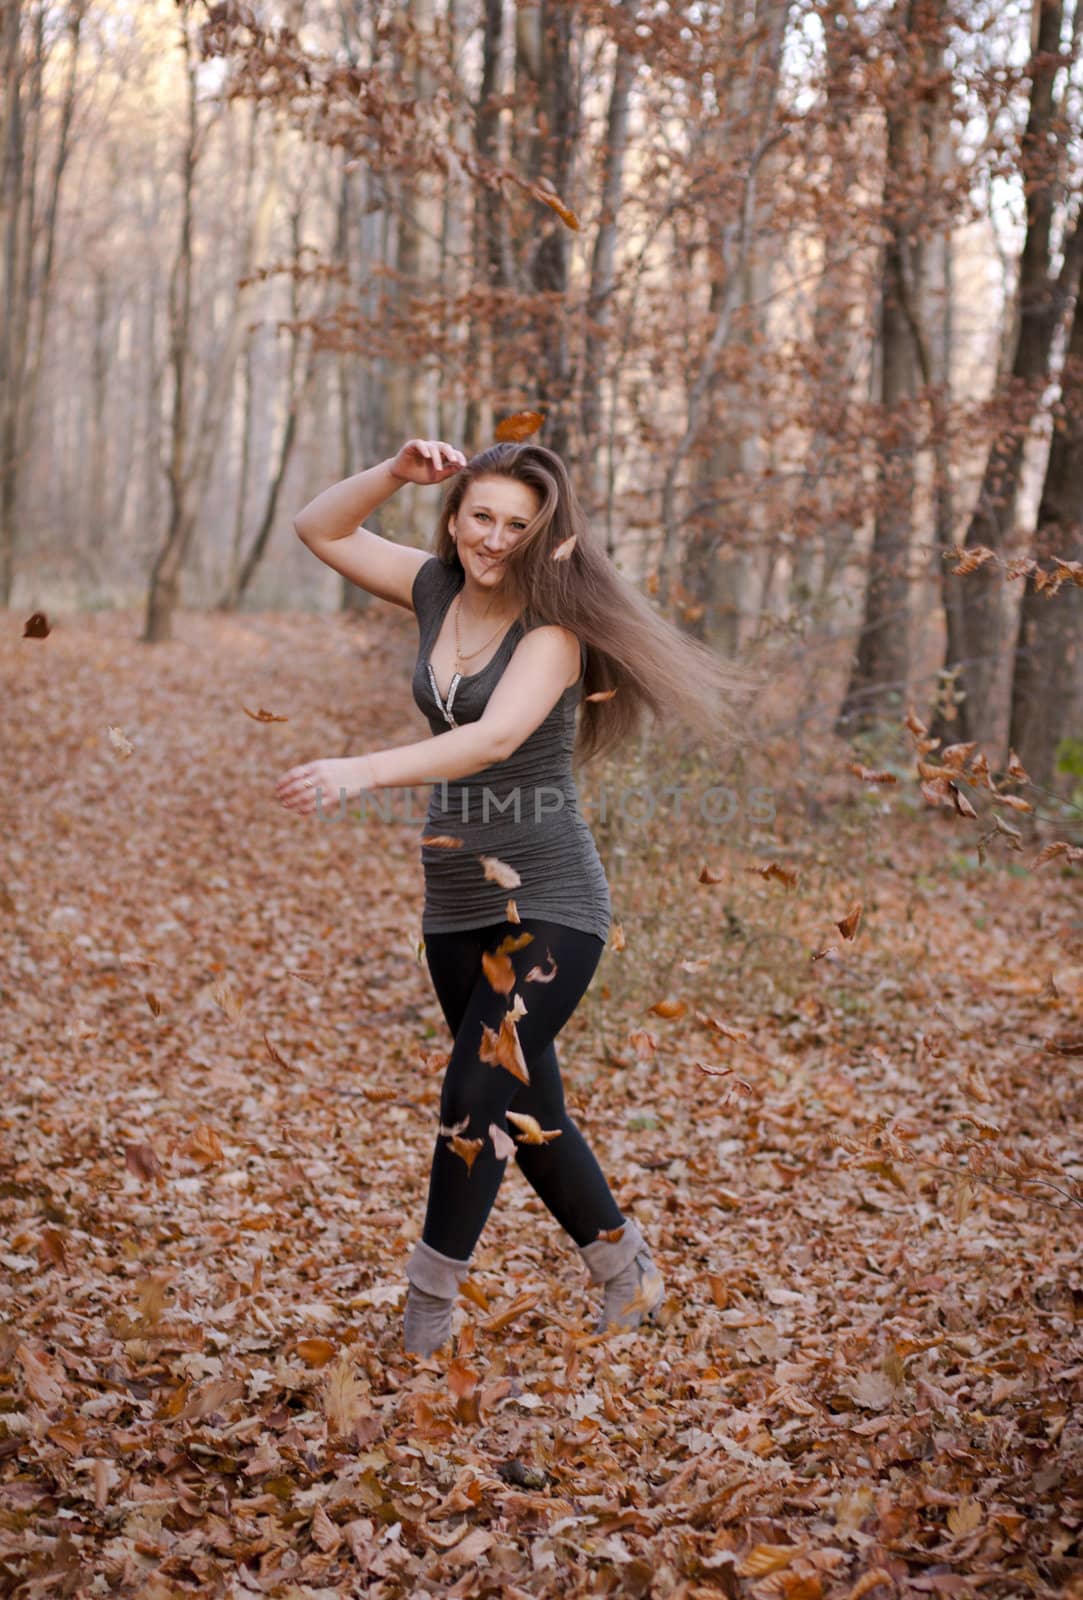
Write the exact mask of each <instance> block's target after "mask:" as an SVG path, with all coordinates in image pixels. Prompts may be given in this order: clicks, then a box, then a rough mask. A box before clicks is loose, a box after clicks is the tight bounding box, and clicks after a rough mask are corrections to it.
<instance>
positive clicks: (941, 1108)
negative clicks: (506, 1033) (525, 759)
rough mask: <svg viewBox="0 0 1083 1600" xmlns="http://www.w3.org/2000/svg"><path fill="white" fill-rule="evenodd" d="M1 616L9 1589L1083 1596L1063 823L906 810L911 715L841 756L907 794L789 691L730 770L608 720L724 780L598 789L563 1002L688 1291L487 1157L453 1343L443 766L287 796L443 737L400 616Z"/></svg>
mask: <svg viewBox="0 0 1083 1600" xmlns="http://www.w3.org/2000/svg"><path fill="white" fill-rule="evenodd" d="M2 615H3V618H4V626H3V630H2V638H0V703H2V705H3V720H4V746H5V749H4V766H5V774H6V777H7V779H8V781H7V782H6V784H5V793H4V800H3V806H4V819H3V822H4V826H3V837H2V842H0V940H2V949H3V962H2V964H0V1051H2V1056H3V1069H4V1085H5V1094H4V1104H3V1108H2V1113H0V1126H2V1129H3V1139H2V1168H0V1219H2V1258H0V1259H2V1262H3V1275H2V1278H0V1282H2V1283H3V1299H4V1305H3V1326H2V1327H0V1590H2V1592H3V1593H4V1594H10V1595H13V1596H20V1597H23V1596H26V1597H30V1596H39V1595H40V1596H51V1595H74V1596H80V1595H84V1594H85V1595H95V1594H101V1595H106V1594H109V1595H112V1594H120V1595H138V1596H141V1597H145V1600H166V1597H169V1596H173V1595H179V1594H200V1595H204V1594H205V1595H220V1594H229V1595H239V1594H245V1593H252V1594H265V1595H276V1596H309V1595H311V1596H337V1595H351V1594H366V1595H372V1596H379V1597H383V1596H387V1597H392V1596H407V1595H425V1594H434V1595H436V1594H438V1595H462V1596H466V1595H475V1594H478V1595H494V1596H495V1595H500V1596H511V1597H515V1596H527V1595H535V1596H541V1595H558V1594H559V1595H574V1594H618V1595H629V1596H636V1595H658V1596H697V1595H708V1594H710V1595H713V1594H716V1593H718V1592H719V1591H721V1592H722V1593H723V1594H726V1595H730V1596H742V1597H744V1596H749V1597H751V1600H761V1597H762V1600H767V1597H780V1600H818V1597H820V1596H825V1597H827V1596H840V1597H841V1596H848V1597H850V1600H859V1597H861V1596H863V1595H872V1596H873V1597H874V1600H881V1597H887V1596H892V1595H897V1594H911V1593H913V1594H922V1595H925V1594H933V1595H951V1596H958V1595H963V1596H965V1595H970V1594H979V1595H983V1596H989V1597H998V1600H1001V1597H1004V1600H1006V1597H1009V1596H1010V1597H1015V1596H1020V1595H1077V1596H1083V1548H1081V1519H1083V1408H1081V1405H1080V1398H1081V1395H1083V1321H1081V1314H1083V1251H1081V1243H1083V1235H1081V1224H1083V1143H1081V1138H1083V1136H1081V1131H1080V1129H1081V1110H1083V1108H1081V1104H1080V1100H1081V1092H1083V1091H1081V1086H1080V1065H1081V1059H1080V1053H1081V1049H1083V1020H1081V1013H1083V897H1081V895H1080V886H1081V881H1083V877H1081V869H1080V868H1079V866H1075V865H1072V864H1070V862H1069V860H1068V859H1067V857H1066V855H1065V854H1064V853H1061V854H1060V855H1059V856H1057V855H1055V856H1052V857H1047V859H1045V860H1044V862H1043V863H1042V864H1041V865H1036V862H1037V861H1038V859H1039V857H1040V856H1041V854H1042V850H1043V846H1045V845H1048V844H1049V843H1050V842H1051V841H1054V842H1055V841H1056V840H1058V839H1064V838H1066V837H1067V835H1066V834H1065V833H1064V831H1063V825H1062V827H1061V830H1060V831H1057V830H1056V829H1052V830H1051V829H1050V828H1049V827H1040V828H1039V829H1038V830H1037V832H1034V833H1032V832H1031V831H1030V829H1031V820H1030V818H1029V816H1027V815H1025V814H1020V813H1019V811H1018V808H1014V809H1013V808H1012V807H1010V806H1009V807H1007V808H1004V807H1003V806H999V803H998V800H997V797H996V796H995V795H994V794H993V792H992V791H990V790H989V789H988V788H987V787H986V786H984V785H983V784H982V783H981V782H980V781H978V780H975V781H973V782H971V783H969V784H967V783H964V782H963V781H962V778H963V777H964V776H965V775H964V774H962V773H961V769H960V773H961V777H960V788H961V789H963V790H965V792H966V793H967V794H968V795H969V797H970V800H971V801H972V802H973V807H974V809H975V810H976V811H977V812H978V816H977V818H975V819H971V818H969V817H967V816H962V815H957V814H956V813H955V811H954V810H953V809H952V808H951V807H948V806H939V807H935V808H934V807H930V806H929V805H927V804H926V803H925V801H924V800H923V799H922V797H921V794H920V791H919V784H918V779H917V777H916V776H915V766H914V757H913V753H912V751H911V748H910V740H909V736H908V735H906V734H905V733H904V732H903V730H902V729H900V730H899V737H898V740H897V741H895V742H893V743H892V742H890V741H889V742H888V743H886V744H885V745H884V746H883V747H882V748H880V749H876V750H871V749H870V750H866V751H863V752H862V751H859V752H856V754H858V755H859V756H861V757H862V759H865V760H867V761H869V762H871V763H872V764H874V765H875V766H876V767H877V768H878V770H879V771H880V774H881V776H885V775H890V776H894V777H895V778H896V779H897V781H896V782H895V783H888V782H867V781H864V780H863V779H862V778H861V777H860V776H859V775H857V774H855V773H854V772H853V771H851V770H850V765H849V764H850V762H851V761H852V760H853V759H854V755H855V752H854V751H851V750H849V749H847V747H846V746H844V745H841V744H838V743H837V742H834V741H832V740H831V739H830V738H828V737H827V736H826V735H824V734H821V733H817V732H816V731H815V723H814V720H813V721H808V722H806V723H805V724H803V725H802V727H801V728H799V729H795V726H794V725H792V724H791V725H787V723H786V720H785V717H784V716H782V714H781V713H780V715H779V718H778V721H777V726H776V731H775V732H774V733H767V732H765V733H763V734H762V735H761V736H760V737H758V739H757V740H756V742H755V747H754V748H752V749H750V750H748V751H746V752H745V753H744V754H743V755H742V757H741V760H740V764H739V766H738V767H736V768H734V771H733V772H732V773H731V774H729V775H728V776H726V777H722V778H719V777H718V776H717V775H708V774H705V773H704V772H702V771H700V770H699V769H698V767H697V763H696V759H695V757H694V755H691V754H689V752H688V751H687V750H686V751H685V752H684V754H683V755H681V754H680V753H679V752H678V753H676V754H672V755H671V756H666V757H665V758H664V759H663V755H662V753H661V752H660V751H658V750H657V749H654V748H641V749H638V750H636V751H632V752H628V753H627V756H626V758H625V760H624V766H623V767H622V769H621V772H620V773H619V774H618V775H617V776H618V778H619V781H620V782H622V783H628V782H639V783H640V784H642V783H643V782H645V779H644V776H643V774H644V773H645V772H649V773H650V774H651V779H652V781H653V782H654V783H656V784H657V783H658V781H659V777H660V775H662V774H665V775H666V776H667V778H669V779H671V780H672V781H674V782H678V783H682V784H686V785H688V788H689V793H690V794H692V793H693V792H694V790H695V789H696V788H697V787H698V788H699V789H700V790H702V789H703V788H704V787H706V786H707V785H708V784H717V783H719V782H721V783H724V784H725V783H730V784H732V785H733V786H734V787H735V789H736V791H737V792H738V794H739V796H740V797H741V798H740V801H739V804H738V807H737V815H736V817H735V818H734V819H733V821H732V822H731V823H730V824H728V825H719V824H715V823H710V824H708V823H705V822H704V820H703V818H702V816H701V814H700V808H699V806H698V805H697V804H689V805H688V806H686V807H685V808H684V814H683V815H682V816H680V817H676V816H674V815H673V814H672V811H671V810H667V811H666V812H665V814H664V815H659V816H656V818H655V821H654V822H653V823H650V824H644V825H635V824H634V823H633V822H631V821H630V820H629V819H628V818H627V817H625V818H623V819H622V818H621V817H620V816H616V817H614V816H612V815H610V816H609V817H608V818H607V819H606V820H605V821H604V822H603V821H601V820H600V819H599V820H598V822H597V825H595V822H594V819H593V818H592V826H594V829H595V837H596V838H597V840H598V844H599V848H600V850H601V851H602V855H603V859H604V860H605V862H606V867H607V871H608V873H609V876H610V883H611V887H612V892H613V911H614V926H615V934H614V937H612V938H611V941H610V945H609V947H608V948H607V949H606V952H605V954H604V955H603V957H602V962H601V965H600V966H599V969H598V972H597V974H596V976H595V979H594V981H593V983H592V986H591V988H590V990H589V992H588V994H587V996H586V998H585V999H584V1001H583V1003H582V1005H581V1007H580V1009H579V1011H578V1012H577V1013H576V1015H575V1017H573V1019H572V1021H571V1022H570V1023H569V1025H568V1026H567V1028H566V1029H565V1030H564V1032H563V1033H562V1035H561V1036H560V1040H559V1041H558V1053H559V1055H560V1058H561V1062H562V1067H563V1071H564V1075H565V1080H566V1088H567V1096H568V1101H569V1106H570V1109H571V1111H572V1114H573V1115H574V1116H575V1117H576V1120H577V1121H578V1122H579V1124H580V1126H581V1127H582V1128H583V1130H584V1133H585V1134H586V1136H587V1138H588V1139H589V1140H590V1142H591V1144H592V1146H593V1147H594V1148H595V1150H596V1152H597V1153H598V1155H599V1159H600V1160H601V1162H602V1165H603V1167H604V1169H605V1170H606V1172H607V1174H608V1175H609V1177H610V1180H611V1182H612V1184H613V1187H614V1192H615V1193H616V1195H617V1198H618V1200H619V1202H620V1204H621V1206H622V1209H623V1210H624V1211H625V1214H627V1215H632V1216H634V1217H635V1218H636V1219H637V1220H638V1221H639V1223H640V1224H641V1226H642V1227H643V1230H644V1232H645V1233H646V1235H647V1237H648V1238H649V1239H650V1241H651V1244H652V1247H653V1249H654V1252H655V1257H656V1260H657V1263H658V1265H659V1267H660V1269H661V1270H662V1272H663V1273H664V1276H665V1281H666V1300H665V1306H664V1311H663V1316H662V1326H660V1327H656V1328H654V1327H652V1328H646V1329H643V1330H641V1331H637V1332H632V1333H624V1334H619V1335H615V1336H614V1335H610V1336H608V1337H605V1338H602V1337H599V1336H597V1335H595V1334H594V1333H593V1332H592V1331H591V1330H592V1327H593V1320H594V1315H595V1310H596V1305H597V1291H596V1290H594V1289H593V1288H592V1287H591V1286H590V1284H589V1283H588V1281H587V1278H586V1274H585V1272H584V1270H583V1267H582V1264H581V1261H580V1258H579V1255H578V1253H577V1252H576V1251H575V1249H574V1247H573V1246H572V1244H571V1241H570V1240H569V1239H567V1237H566V1236H565V1235H563V1234H562V1232H561V1231H560V1229H559V1228H558V1227H557V1225H556V1224H555V1222H554V1221H553V1220H552V1218H551V1217H550V1216H549V1215H548V1213H547V1212H545V1211H544V1210H543V1209H542V1208H541V1206H540V1203H539V1202H538V1201H537V1199H536V1198H535V1196H534V1194H533V1192H532V1191H531V1190H530V1189H529V1187H528V1185H527V1184H526V1182H525V1180H524V1179H523V1178H522V1176H521V1174H520V1173H519V1172H518V1171H517V1170H516V1169H515V1168H514V1164H513V1163H509V1170H508V1173H507V1175H506V1177H505V1180H504V1185H503V1188H502V1190H501V1193H500V1196H499V1198H498V1201H497V1206H496V1209H495V1211H494V1213H493V1215H492V1217H491V1219H490V1222H489V1224H488V1227H487V1229H486V1232H485V1234H484V1236H483V1239H482V1242H481V1245H480V1247H479V1250H478V1252H477V1256H476V1258H475V1270H474V1271H473V1273H472V1276H471V1278H470V1280H469V1281H468V1284H467V1286H466V1292H465V1294H464V1296H463V1297H462V1299H461V1300H460V1302H459V1311H458V1312H457V1317H456V1320H457V1328H459V1331H458V1333H457V1340H456V1342H455V1344H454V1345H453V1346H450V1347H449V1348H448V1350H447V1351H445V1352H444V1353H443V1354H442V1355H440V1356H438V1357H437V1358H434V1359H433V1360H431V1361H427V1362H423V1361H419V1360H418V1359H417V1358H415V1357H411V1356H406V1355H404V1353H403V1350H402V1341H401V1314H402V1301H403V1298H404V1292H405V1287H406V1284H405V1278H404V1274H403V1268H404V1263H405V1259H406V1256H407V1255H408V1253H409V1250H410V1249H411V1248H412V1245H413V1243H414V1241H415V1240H416V1238H417V1237H418V1235H419V1232H420V1227H421V1221H422V1217H423V1212H424V1201H425V1191H426V1183H427V1177H428V1164H429V1159H430V1154H431V1149H432V1141H433V1137H434V1135H435V1131H436V1126H437V1116H438V1110H437V1101H438V1093H439V1084H440V1074H441V1070H442V1067H443V1064H444V1061H445V1060H446V1052H447V1050H448V1047H449V1044H450V1040H449V1037H448V1035H447V1030H446V1027H445V1025H444V1021H443V1017H442V1015H441V1013H440V1010H439V1006H438V1004H437V1001H436V999H435V996H434V994H433V992H432V989H431V986H430V984H429V981H428V977H427V972H426V969H425V967H424V965H423V962H422V960H421V959H419V957H420V951H419V941H420V909H421V896H422V877H421V867H420V859H419V851H418V838H419V835H420V832H421V827H422V822H421V819H422V816H423V810H424V797H425V791H418V804H417V810H416V814H415V817H414V820H412V821H404V820H392V821H382V820H380V819H379V818H378V817H375V816H373V815H371V814H370V815H369V818H368V820H367V821H366V822H365V823H364V825H361V824H359V823H356V822H353V821H350V820H347V821H346V822H344V823H342V824H338V825H329V824H327V823H323V824H321V823H319V822H317V821H316V820H315V819H312V818H302V817H299V816H298V815H296V814H293V813H290V812H287V811H286V810H284V809H283V808H282V807H281V806H280V805H279V804H278V803H277V802H276V800H275V798H274V785H275V781H276V779H277V778H278V777H279V776H280V775H281V773H282V772H284V771H285V770H287V769H288V768H289V767H291V766H293V765H295V764H297V763H298V762H300V761H303V760H308V759H313V758H318V757H324V756H340V755H346V754H360V753H362V752H364V751H365V750H370V749H377V748H382V747H385V746H386V745H388V744H398V743H405V742H410V741H412V740H414V739H418V738H421V737H423V736H424V735H425V734H426V732H427V729H426V727H425V725H424V723H423V720H422V719H421V717H420V715H419V714H418V712H417V710H416V708H415V707H414V705H413V703H412V700H411V699H410V694H409V680H410V674H411V672H412V668H413V661H414V653H415V648H416V633H415V630H414V624H413V619H412V618H411V617H409V616H407V615H406V614H399V613H397V612H395V613H394V614H390V608H380V607H374V608H373V610H372V611H371V612H370V613H367V614H365V615H363V616H361V617H353V618H350V617H345V616H327V615H323V616H313V615H307V616H302V615H300V614H296V615H290V616H275V615H270V614H256V615H250V616H239V617H228V616H203V615H198V614H193V613H181V614H180V615H178V617H177V618H176V623H175V635H176V637H175V639H174V641H173V642H170V643H168V644H164V645H159V646H155V647H153V648H149V647H147V646H144V645H141V644H139V643H138V642H137V636H138V633H139V631H140V627H141V621H142V619H141V617H140V616H138V615H137V614H136V613H135V612H133V611H127V612H101V613H95V614H89V615H83V616H75V615H73V616H68V617H62V618H60V619H59V620H54V625H53V628H52V631H51V633H50V634H49V636H48V637H47V638H44V639H24V638H22V637H21V635H22V627H23V620H24V619H22V618H21V617H16V616H15V614H14V613H13V612H10V611H9V612H6V613H2ZM51 620H52V619H51ZM776 698H777V700H778V703H779V705H780V706H781V705H782V704H784V703H785V702H786V699H787V697H786V695H785V694H779V695H778V696H777V697H776ZM261 712H270V713H272V714H273V715H274V716H275V717H276V718H284V719H288V720H280V721H279V720H276V721H270V720H264V719H263V718H262V717H261V716H260V715H259V713H261ZM768 722H769V719H768ZM766 725H767V722H765V726H766ZM110 730H113V731H112V732H110ZM929 759H931V760H935V759H936V757H935V756H933V757H930V758H929ZM667 763H668V765H667ZM613 770H614V773H615V771H616V769H615V768H614V769H613ZM967 770H968V772H970V773H971V774H973V772H974V768H973V766H972V765H971V766H970V767H968V769H967ZM753 785H756V786H760V787H765V788H766V789H767V790H769V792H770V795H771V809H772V810H773V813H774V816H773V820H771V821H770V822H764V821H762V814H763V804H762V800H763V797H762V795H761V796H760V797H759V804H758V807H756V808H753V806H752V805H751V803H748V802H747V801H746V797H747V795H748V792H749V790H750V788H751V786H753ZM599 786H600V783H599V780H598V779H597V778H596V777H595V776H594V775H593V774H592V771H591V769H587V771H586V772H585V773H584V775H583V778H582V779H581V780H580V792H581V795H583V796H584V797H585V796H587V795H588V794H589V793H590V792H591V791H592V789H597V788H598V787H599ZM1010 792H1011V793H1013V794H1015V795H1016V796H1023V795H1025V793H1026V786H1025V784H1023V783H1017V784H1015V785H1014V787H1011V789H1010ZM585 809H587V814H588V816H590V808H588V807H585ZM754 809H755V815H756V816H759V817H761V820H760V821H759V822H756V821H755V820H754V818H753V811H754ZM994 815H1000V816H1002V819H1003V821H1004V822H1005V823H1006V824H1007V825H1008V827H1009V828H1014V829H1016V830H1017V832H1018V834H1019V837H1018V838H1015V837H1013V835H1012V833H1011V832H1005V831H1003V830H999V829H997V828H996V824H995V823H993V821H992V818H993V816H994ZM986 834H992V837H991V838H990V839H989V842H988V844H987V845H985V846H983V849H982V857H983V859H982V860H979V855H978V850H977V841H978V839H979V838H980V837H982V836H983V835H986ZM1076 837H1078V835H1076ZM705 869H706V870H705ZM858 907H860V909H859V910H858ZM460 1318H461V1326H460Z"/></svg>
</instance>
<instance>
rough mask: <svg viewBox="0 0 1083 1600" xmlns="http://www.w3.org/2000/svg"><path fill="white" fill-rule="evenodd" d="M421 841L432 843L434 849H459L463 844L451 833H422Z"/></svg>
mask: <svg viewBox="0 0 1083 1600" xmlns="http://www.w3.org/2000/svg"><path fill="white" fill-rule="evenodd" d="M421 843H422V844H428V845H432V847H433V848H434V849H436V850H461V849H462V844H463V842H462V840H461V839H457V838H456V837H455V835H454V834H453V833H423V834H422V835H421Z"/></svg>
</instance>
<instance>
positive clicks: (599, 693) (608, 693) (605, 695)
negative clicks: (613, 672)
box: [583, 689, 617, 700]
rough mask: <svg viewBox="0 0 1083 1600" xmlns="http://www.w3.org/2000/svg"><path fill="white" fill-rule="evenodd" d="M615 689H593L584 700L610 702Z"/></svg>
mask: <svg viewBox="0 0 1083 1600" xmlns="http://www.w3.org/2000/svg"><path fill="white" fill-rule="evenodd" d="M616 692H617V691H616V689H595V690H594V692H593V693H592V694H585V695H584V696H583V699H584V700H612V698H613V696H614V695H615V694H616Z"/></svg>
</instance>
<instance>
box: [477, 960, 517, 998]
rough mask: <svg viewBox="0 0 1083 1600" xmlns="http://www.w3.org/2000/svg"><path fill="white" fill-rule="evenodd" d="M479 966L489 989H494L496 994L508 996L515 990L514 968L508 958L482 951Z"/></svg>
mask: <svg viewBox="0 0 1083 1600" xmlns="http://www.w3.org/2000/svg"><path fill="white" fill-rule="evenodd" d="M481 966H482V971H483V972H484V973H485V976H486V977H487V978H488V980H489V987H490V988H492V989H495V990H496V992H497V994H510V993H511V991H512V990H513V989H514V988H515V968H514V967H513V966H512V962H511V957H510V956H507V955H502V954H500V953H499V952H497V953H496V954H493V953H491V952H490V951H488V950H483V951H482V952H481Z"/></svg>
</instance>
